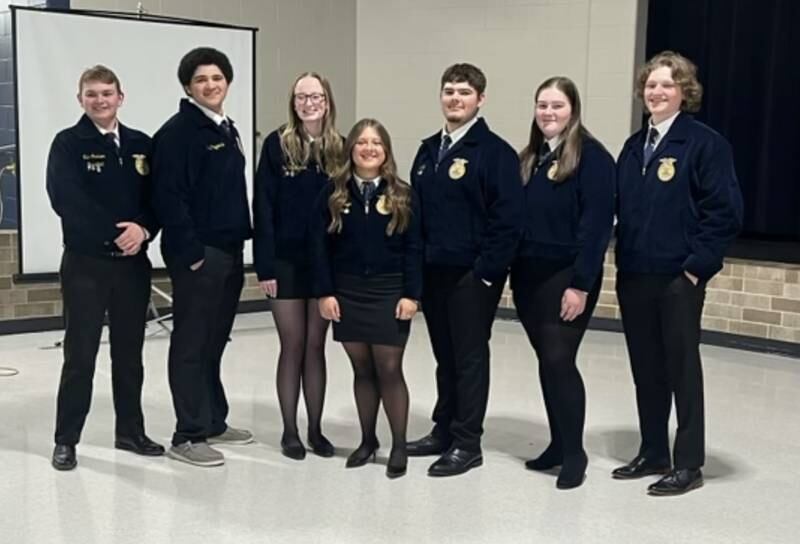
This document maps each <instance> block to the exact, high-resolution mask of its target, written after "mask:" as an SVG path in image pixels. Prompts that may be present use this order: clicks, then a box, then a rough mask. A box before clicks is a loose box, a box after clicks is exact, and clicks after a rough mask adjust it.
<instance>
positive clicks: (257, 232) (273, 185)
mask: <svg viewBox="0 0 800 544" xmlns="http://www.w3.org/2000/svg"><path fill="white" fill-rule="evenodd" d="M270 144H271V139H270V138H269V137H268V138H267V139H266V140H265V141H264V145H263V146H262V148H261V158H260V159H259V161H258V170H256V179H255V184H254V188H253V227H254V235H253V263H254V265H255V269H256V275H257V276H258V279H259V280H261V281H264V280H271V279H274V278H275V215H274V213H273V207H274V206H275V203H276V200H277V195H278V183H279V180H280V172H281V166H282V165H281V164H276V162H275V160H274V159H273V157H272V153H271V152H270Z"/></svg>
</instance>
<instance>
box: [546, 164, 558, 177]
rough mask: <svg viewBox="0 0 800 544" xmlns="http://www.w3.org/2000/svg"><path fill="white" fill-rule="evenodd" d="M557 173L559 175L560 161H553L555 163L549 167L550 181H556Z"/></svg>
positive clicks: (548, 175)
mask: <svg viewBox="0 0 800 544" xmlns="http://www.w3.org/2000/svg"><path fill="white" fill-rule="evenodd" d="M557 175H558V161H553V164H551V165H550V168H548V169H547V179H549V180H550V181H555V180H556V176H557Z"/></svg>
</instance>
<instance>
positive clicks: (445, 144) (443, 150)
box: [436, 134, 453, 166]
mask: <svg viewBox="0 0 800 544" xmlns="http://www.w3.org/2000/svg"><path fill="white" fill-rule="evenodd" d="M452 143H453V139H452V138H451V137H450V135H449V134H445V135H444V136H443V137H442V145H440V146H439V156H438V157H436V166H439V163H440V162H442V159H443V158H444V156H445V155H447V150H448V149H450V144H452Z"/></svg>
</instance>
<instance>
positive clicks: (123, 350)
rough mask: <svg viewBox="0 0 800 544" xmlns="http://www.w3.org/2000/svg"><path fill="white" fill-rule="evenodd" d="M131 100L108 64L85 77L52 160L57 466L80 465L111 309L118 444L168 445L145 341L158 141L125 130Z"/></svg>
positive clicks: (151, 451)
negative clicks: (60, 324) (59, 353)
mask: <svg viewBox="0 0 800 544" xmlns="http://www.w3.org/2000/svg"><path fill="white" fill-rule="evenodd" d="M123 98H124V95H123V93H122V89H121V85H120V82H119V79H118V78H117V76H116V75H115V74H114V72H113V71H111V70H110V69H109V68H107V67H105V66H100V65H97V66H94V67H92V68H89V69H88V70H86V71H84V72H83V74H82V75H81V77H80V81H79V84H78V101H79V102H80V104H81V107H82V108H83V110H84V112H85V113H84V115H83V116H82V117H81V118H80V120H79V121H78V123H77V124H76V125H75V126H73V127H70V128H67V129H64V130H62V131H61V132H59V133H58V135H57V136H56V137H55V140H53V144H52V146H51V148H50V155H49V157H48V160H47V194H48V195H49V196H50V203H51V205H52V206H53V210H55V212H56V213H57V214H58V216H59V217H60V218H61V228H62V232H63V235H64V255H63V257H62V260H61V271H60V274H61V290H62V294H63V298H64V322H65V329H66V330H65V334H64V366H63V368H62V371H61V383H60V385H59V389H58V407H57V415H56V432H55V443H56V447H55V449H54V451H53V459H52V464H53V467H55V468H56V469H58V470H71V469H73V468H75V466H76V465H77V460H76V457H75V446H76V445H77V443H78V441H79V440H80V435H81V431H82V429H83V425H84V423H85V421H86V416H87V415H88V413H89V405H90V402H91V397H92V380H93V377H94V369H95V359H96V356H97V350H98V348H99V346H100V335H101V332H102V328H103V320H104V318H105V315H106V312H108V317H109V330H110V344H111V370H112V373H111V376H112V378H111V379H112V386H113V389H114V409H115V411H116V415H117V421H116V441H115V447H117V448H119V449H124V450H128V451H133V452H134V453H138V454H141V455H161V454H163V453H164V448H163V447H161V446H160V445H158V444H156V443H155V442H153V441H152V440H150V439H149V438H148V437H147V436H146V435H145V434H144V416H143V415H142V404H141V395H142V382H143V379H144V373H143V368H142V344H143V342H144V326H145V318H146V314H147V304H148V301H149V300H150V261H149V259H148V258H147V240H149V239H150V238H151V237H152V236H154V235H155V234H157V232H158V225H157V223H156V222H155V219H154V216H153V214H152V213H151V211H150V207H149V192H150V178H149V175H148V174H149V164H148V161H149V159H150V138H149V137H148V136H147V135H146V134H144V133H142V132H139V131H138V130H134V129H131V128H128V127H126V126H124V125H123V124H122V123H120V122H119V120H118V119H117V110H118V108H119V107H120V106H121V105H122V101H123Z"/></svg>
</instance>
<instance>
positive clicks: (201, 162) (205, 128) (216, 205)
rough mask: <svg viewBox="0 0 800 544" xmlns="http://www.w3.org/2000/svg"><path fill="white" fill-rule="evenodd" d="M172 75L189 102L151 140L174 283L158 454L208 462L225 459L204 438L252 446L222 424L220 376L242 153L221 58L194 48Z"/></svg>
mask: <svg viewBox="0 0 800 544" xmlns="http://www.w3.org/2000/svg"><path fill="white" fill-rule="evenodd" d="M178 79H179V80H180V83H181V85H182V86H183V88H184V90H185V92H186V94H187V95H188V98H185V99H183V100H181V103H180V108H179V111H178V113H176V114H175V115H173V116H172V117H171V118H170V119H169V120H168V121H167V122H166V123H164V126H162V127H161V128H160V129H159V130H158V132H157V133H156V135H155V136H154V138H153V140H154V157H153V190H154V194H153V207H154V209H155V211H156V214H157V215H158V217H159V219H160V220H161V222H162V224H163V225H164V233H163V235H162V240H161V252H162V254H163V256H164V261H165V262H166V264H167V269H168V270H169V275H170V278H171V279H172V287H173V291H172V296H173V311H174V319H173V323H174V328H173V331H172V337H171V340H170V349H169V383H170V389H171V390H172V400H173V404H174V406H175V414H176V416H177V420H178V421H177V425H176V429H175V433H174V434H173V436H172V447H171V448H170V449H169V450H168V452H167V455H168V456H169V457H171V458H173V459H176V460H179V461H183V462H186V463H190V464H193V465H197V466H217V465H221V464H223V463H224V458H223V456H222V454H221V453H220V452H219V451H217V450H215V449H213V448H211V447H209V446H208V443H209V442H210V443H226V444H247V443H249V442H252V440H253V437H252V434H251V433H250V432H249V431H245V430H240V429H235V428H233V427H230V426H228V424H227V423H226V419H227V416H228V402H227V399H226V397H225V389H224V388H223V386H222V381H221V377H220V365H221V363H222V353H223V351H224V350H225V345H226V344H227V341H228V336H229V335H230V332H231V328H232V327H233V319H234V317H235V315H236V308H237V305H238V303H239V295H240V293H241V291H242V285H243V283H244V270H243V266H242V250H243V248H244V242H245V240H247V239H248V238H250V235H251V227H250V210H249V205H248V202H247V184H246V181H245V173H244V172H245V171H244V169H245V157H244V154H243V153H242V147H241V142H240V140H239V134H238V132H237V131H236V127H234V125H233V122H232V121H231V120H230V119H229V118H228V117H227V116H226V115H225V113H224V111H223V103H224V100H225V97H226V95H227V93H228V85H229V84H230V83H231V81H232V80H233V68H232V67H231V64H230V61H229V60H228V57H227V56H225V54H224V53H222V52H220V51H217V50H216V49H211V48H208V47H199V48H197V49H193V50H192V51H189V52H188V53H187V54H186V55H185V56H184V57H183V59H182V60H181V62H180V66H179V67H178Z"/></svg>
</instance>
